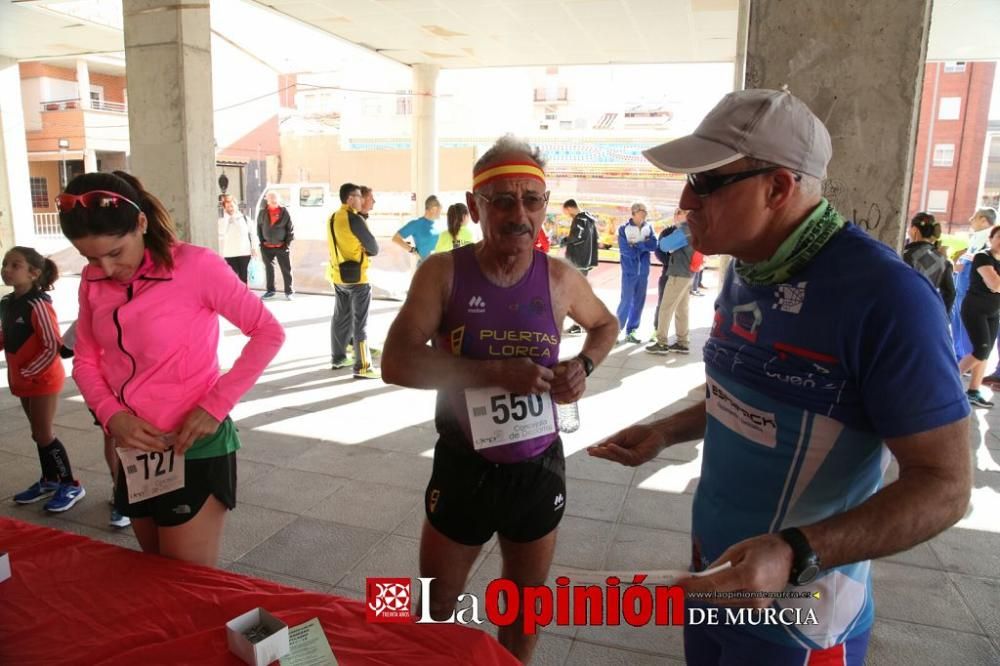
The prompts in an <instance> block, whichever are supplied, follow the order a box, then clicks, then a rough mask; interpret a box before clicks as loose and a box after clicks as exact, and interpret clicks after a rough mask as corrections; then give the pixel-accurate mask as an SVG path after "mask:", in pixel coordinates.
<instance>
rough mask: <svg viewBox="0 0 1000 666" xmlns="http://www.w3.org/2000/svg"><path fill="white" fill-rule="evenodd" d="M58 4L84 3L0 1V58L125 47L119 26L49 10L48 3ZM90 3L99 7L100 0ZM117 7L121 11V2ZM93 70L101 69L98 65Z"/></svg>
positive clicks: (67, 54)
mask: <svg viewBox="0 0 1000 666" xmlns="http://www.w3.org/2000/svg"><path fill="white" fill-rule="evenodd" d="M59 4H64V5H66V6H71V5H85V4H86V2H84V1H82V0H81V1H76V2H64V3H59V2H48V3H44V4H43V3H39V2H33V1H30V0H29V1H27V2H25V1H18V0H0V57H7V58H13V59H15V60H40V59H47V58H52V57H72V56H77V55H87V54H95V53H105V54H108V53H112V54H113V53H119V52H121V51H123V50H124V49H125V42H124V39H123V38H122V31H121V28H120V27H117V28H116V27H114V26H107V25H102V24H100V23H97V22H94V21H89V20H87V19H82V18H77V17H74V16H70V15H67V14H63V13H60V12H56V11H52V10H51V9H49V8H48V6H47V5H52V6H56V5H59ZM93 4H94V5H95V6H100V5H101V0H96V1H95V2H93ZM118 7H119V10H118V11H119V14H120V12H121V9H120V8H121V5H120V4H119V5H118ZM119 25H120V21H119ZM95 71H100V69H99V66H98V67H97V68H95ZM109 73H112V72H109Z"/></svg>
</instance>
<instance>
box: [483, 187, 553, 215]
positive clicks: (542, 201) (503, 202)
mask: <svg viewBox="0 0 1000 666" xmlns="http://www.w3.org/2000/svg"><path fill="white" fill-rule="evenodd" d="M473 195H474V196H477V197H479V198H480V199H482V200H483V201H485V202H486V203H488V204H489V205H490V206H492V207H493V208H495V209H496V210H498V211H501V212H504V213H506V212H509V211H512V210H514V209H515V208H517V202H518V199H519V198H518V197H516V196H514V195H513V194H508V193H506V192H501V193H500V194H495V195H493V196H492V197H488V196H486V195H485V194H482V193H481V192H473ZM520 201H521V205H522V206H524V210H526V211H528V212H529V213H537V212H538V211H540V210H542V209H543V208H545V206H546V205H547V204H548V203H549V193H548V192H546V193H545V194H538V193H535V192H528V193H527V194H525V195H524V196H523V197H520Z"/></svg>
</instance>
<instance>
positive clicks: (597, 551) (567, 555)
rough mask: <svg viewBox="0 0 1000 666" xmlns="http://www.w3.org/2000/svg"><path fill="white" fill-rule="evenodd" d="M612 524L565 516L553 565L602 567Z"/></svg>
mask: <svg viewBox="0 0 1000 666" xmlns="http://www.w3.org/2000/svg"><path fill="white" fill-rule="evenodd" d="M614 527H615V526H614V523H609V522H606V521H603V520H592V519H590V518H578V517H576V516H565V517H564V518H563V519H562V522H561V523H560V524H559V534H558V535H557V536H556V552H555V556H554V558H553V564H559V565H562V566H564V567H571V568H574V569H590V570H596V569H601V568H602V567H603V566H604V558H605V555H606V553H607V551H608V547H609V545H610V543H611V539H612V538H613V536H614Z"/></svg>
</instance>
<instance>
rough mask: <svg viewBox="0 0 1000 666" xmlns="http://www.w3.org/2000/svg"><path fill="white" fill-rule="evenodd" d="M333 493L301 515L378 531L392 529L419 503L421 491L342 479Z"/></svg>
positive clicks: (421, 496) (420, 503)
mask: <svg viewBox="0 0 1000 666" xmlns="http://www.w3.org/2000/svg"><path fill="white" fill-rule="evenodd" d="M340 483H341V485H340V487H339V488H338V489H337V490H336V492H334V493H332V494H331V495H329V496H328V497H326V498H325V499H324V500H323V501H321V502H319V503H318V504H316V505H315V506H313V507H312V508H311V509H310V510H308V511H305V512H304V514H305V515H307V516H309V517H310V518H318V519H320V520H325V521H328V522H333V523H341V524H344V525H354V526H356V527H367V528H368V529H372V530H376V531H379V532H390V531H392V530H394V529H395V528H396V527H397V526H398V525H399V524H400V523H401V522H402V521H403V519H404V518H406V517H407V516H408V515H409V514H410V513H411V512H412V510H413V507H415V506H421V505H422V503H423V501H424V500H423V497H424V496H423V493H418V492H417V491H415V490H409V489H407V488H397V487H394V486H387V485H384V484H378V483H363V482H361V481H351V480H343V481H341V482H340Z"/></svg>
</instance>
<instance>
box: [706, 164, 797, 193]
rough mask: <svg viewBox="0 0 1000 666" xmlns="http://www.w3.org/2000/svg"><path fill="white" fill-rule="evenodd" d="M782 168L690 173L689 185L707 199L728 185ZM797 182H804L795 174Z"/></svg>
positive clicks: (771, 167)
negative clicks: (719, 172) (721, 172)
mask: <svg viewBox="0 0 1000 666" xmlns="http://www.w3.org/2000/svg"><path fill="white" fill-rule="evenodd" d="M781 168H782V167H777V166H770V167H764V168H763V169H751V170H750V171H737V172H736V173H724V174H714V175H713V174H710V173H704V172H703V173H689V174H688V175H687V182H688V185H690V186H691V191H692V192H694V193H695V194H697V195H698V196H699V197H702V198H705V197H707V196H708V195H710V194H711V193H712V192H715V191H716V190H718V189H721V188H723V187H725V186H726V185H732V184H733V183H738V182H740V181H741V180H746V179H747V178H753V177H754V176H760V175H762V174H765V173H771V172H772V171H777V170H778V169H781ZM795 180H796V181H799V180H802V176H800V175H799V174H795Z"/></svg>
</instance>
